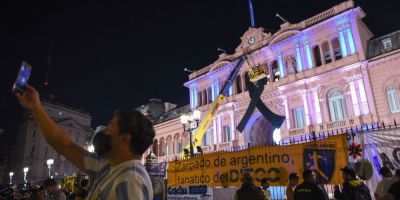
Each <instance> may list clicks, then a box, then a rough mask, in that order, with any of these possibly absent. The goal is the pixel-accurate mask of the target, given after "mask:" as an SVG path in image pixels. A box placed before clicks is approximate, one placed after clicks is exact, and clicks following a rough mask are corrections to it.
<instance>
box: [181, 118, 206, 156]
mask: <svg viewBox="0 0 400 200" xmlns="http://www.w3.org/2000/svg"><path fill="white" fill-rule="evenodd" d="M200 115H201V112H200V111H199V110H194V111H193V112H192V113H190V114H189V115H182V116H181V123H182V125H183V130H184V131H185V132H186V131H187V132H189V142H190V147H189V148H190V149H189V151H190V157H191V158H193V156H194V150H193V141H192V132H193V130H195V129H196V128H197V127H198V126H199V121H200Z"/></svg>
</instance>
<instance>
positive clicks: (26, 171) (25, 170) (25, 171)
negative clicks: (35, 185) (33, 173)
mask: <svg viewBox="0 0 400 200" xmlns="http://www.w3.org/2000/svg"><path fill="white" fill-rule="evenodd" d="M28 171H29V167H24V181H25V184H26V183H27V182H28V181H27V180H26V174H27V173H28Z"/></svg>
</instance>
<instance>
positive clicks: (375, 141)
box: [349, 129, 400, 194]
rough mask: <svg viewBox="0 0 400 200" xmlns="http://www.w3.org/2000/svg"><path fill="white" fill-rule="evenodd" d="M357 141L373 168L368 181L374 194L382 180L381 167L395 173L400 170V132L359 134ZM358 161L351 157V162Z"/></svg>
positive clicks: (379, 131)
mask: <svg viewBox="0 0 400 200" xmlns="http://www.w3.org/2000/svg"><path fill="white" fill-rule="evenodd" d="M355 141H356V143H358V144H361V147H362V148H363V149H362V157H363V158H364V159H366V160H368V161H369V162H371V164H372V166H373V171H372V173H373V174H372V177H371V178H370V179H369V180H367V181H366V183H367V185H368V187H369V188H370V190H371V193H372V194H373V193H374V192H375V189H376V186H377V184H378V182H379V181H380V180H381V179H382V177H381V176H380V174H379V170H380V169H381V167H383V166H386V167H389V168H391V169H392V171H393V172H394V170H395V169H400V130H396V129H389V130H388V129H381V130H375V131H368V132H365V133H359V134H356V137H355ZM357 160H358V159H357ZM357 160H353V158H352V157H351V156H350V157H349V161H353V162H354V161H357Z"/></svg>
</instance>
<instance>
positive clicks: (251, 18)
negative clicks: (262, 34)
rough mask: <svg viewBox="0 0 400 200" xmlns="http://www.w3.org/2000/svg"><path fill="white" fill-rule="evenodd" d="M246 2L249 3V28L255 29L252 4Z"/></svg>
mask: <svg viewBox="0 0 400 200" xmlns="http://www.w3.org/2000/svg"><path fill="white" fill-rule="evenodd" d="M248 1H249V10H250V20H251V27H252V28H254V27H255V22H254V10H253V3H252V2H251V0H248Z"/></svg>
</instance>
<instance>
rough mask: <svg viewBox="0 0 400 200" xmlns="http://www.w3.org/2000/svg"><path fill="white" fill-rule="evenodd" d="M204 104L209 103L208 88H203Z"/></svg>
mask: <svg viewBox="0 0 400 200" xmlns="http://www.w3.org/2000/svg"><path fill="white" fill-rule="evenodd" d="M203 105H207V89H204V90H203Z"/></svg>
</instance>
